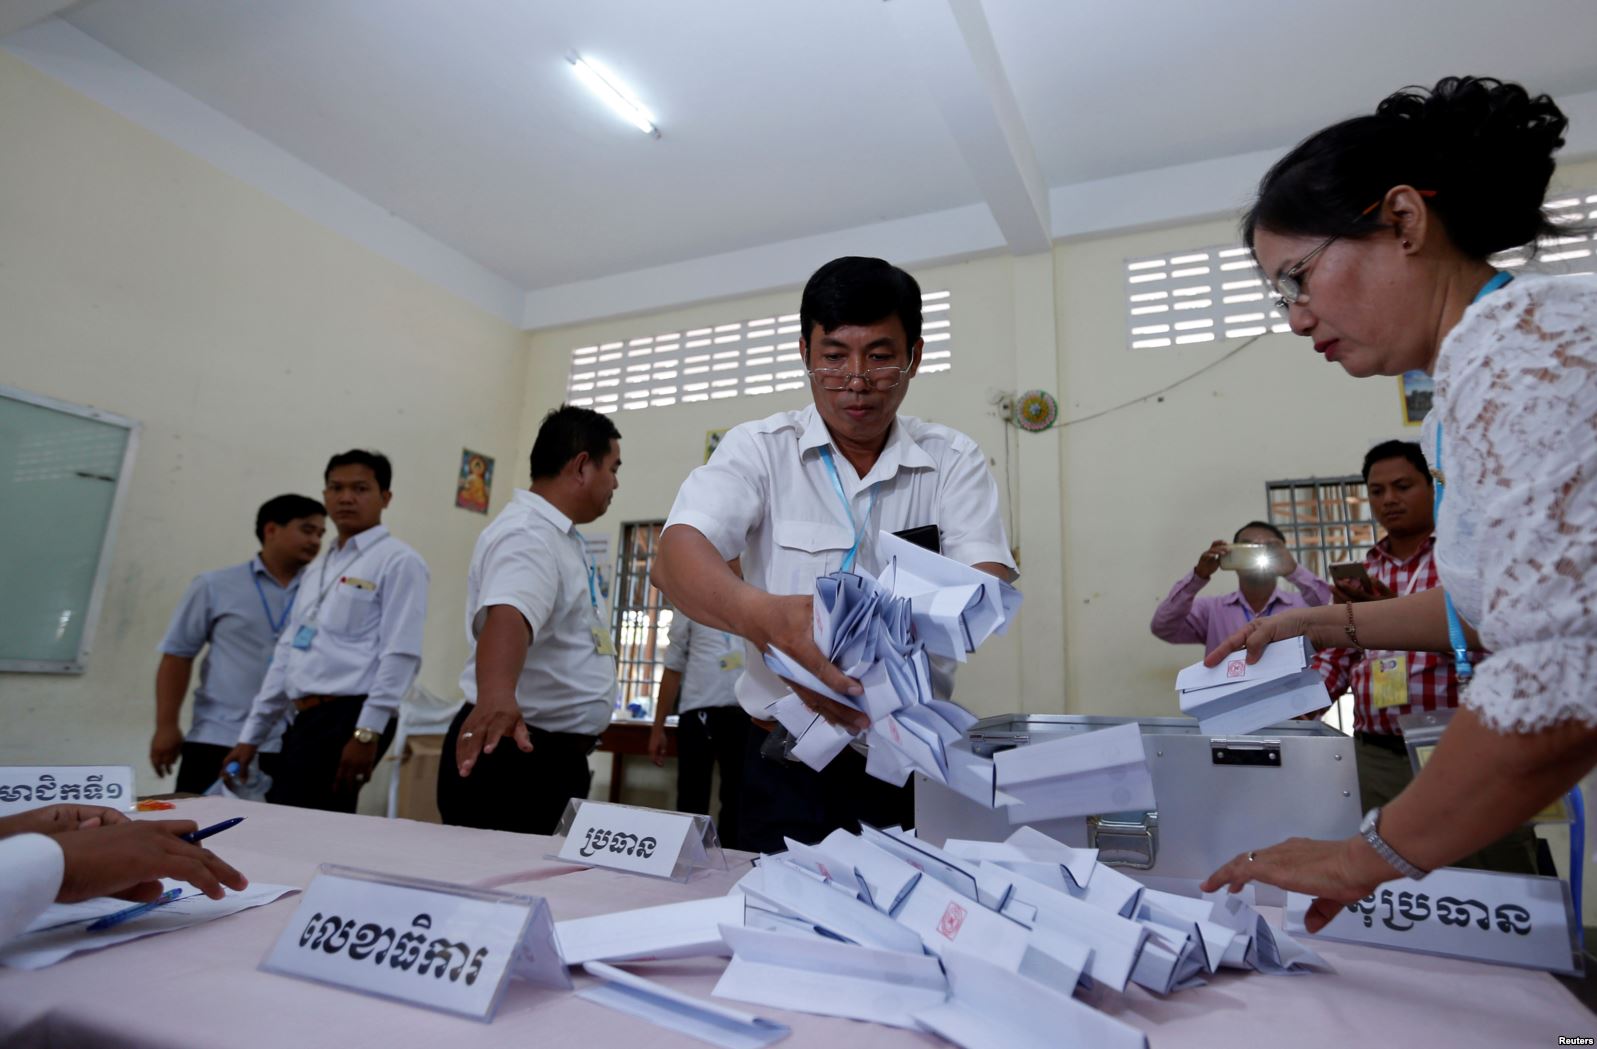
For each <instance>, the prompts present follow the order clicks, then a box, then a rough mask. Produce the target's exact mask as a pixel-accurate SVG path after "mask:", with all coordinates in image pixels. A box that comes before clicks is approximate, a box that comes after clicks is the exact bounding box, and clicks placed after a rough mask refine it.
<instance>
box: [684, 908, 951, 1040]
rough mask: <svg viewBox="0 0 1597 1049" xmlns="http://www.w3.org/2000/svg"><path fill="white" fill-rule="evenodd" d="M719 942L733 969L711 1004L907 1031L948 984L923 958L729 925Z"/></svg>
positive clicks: (935, 963) (931, 962)
mask: <svg viewBox="0 0 1597 1049" xmlns="http://www.w3.org/2000/svg"><path fill="white" fill-rule="evenodd" d="M721 935H722V936H723V937H724V938H725V940H726V943H727V946H729V947H730V948H731V949H732V962H731V964H729V965H728V966H727V967H726V972H724V973H722V974H721V980H720V982H719V983H717V984H716V985H715V991H714V992H713V993H714V994H715V996H716V997H717V998H732V999H736V1000H737V1001H740V1002H751V1003H753V1004H755V1005H765V1006H770V1007H772V1008H776V1009H792V1010H793V1011H794V1012H801V1013H815V1014H818V1015H820V1016H841V1017H844V1018H845V1019H849V1020H866V1021H869V1022H871V1023H879V1024H887V1025H888V1026H890V1027H908V1028H911V1029H914V1028H915V1026H916V1024H915V1020H914V1016H913V1014H914V1013H916V1012H918V1011H920V1010H922V1009H930V1008H932V1007H933V1006H937V1005H941V1004H942V1003H943V1002H944V1001H945V1000H946V999H947V998H948V979H947V977H945V976H944V975H943V969H942V966H941V965H939V964H938V961H937V959H936V958H934V957H932V956H931V955H929V954H904V953H901V952H898V951H883V950H877V949H875V948H871V947H860V946H857V945H855V944H852V943H841V942H839V941H837V940H829V939H822V938H819V937H814V936H810V937H805V936H790V935H787V934H784V933H780V932H765V931H762V930H759V929H747V928H737V927H734V926H730V925H729V926H727V927H726V928H724V929H722V930H721Z"/></svg>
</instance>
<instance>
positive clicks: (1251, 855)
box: [1248, 852, 1254, 863]
mask: <svg viewBox="0 0 1597 1049" xmlns="http://www.w3.org/2000/svg"><path fill="white" fill-rule="evenodd" d="M1253 857H1254V853H1251V852H1250V853H1248V862H1249V863H1252V862H1253Z"/></svg>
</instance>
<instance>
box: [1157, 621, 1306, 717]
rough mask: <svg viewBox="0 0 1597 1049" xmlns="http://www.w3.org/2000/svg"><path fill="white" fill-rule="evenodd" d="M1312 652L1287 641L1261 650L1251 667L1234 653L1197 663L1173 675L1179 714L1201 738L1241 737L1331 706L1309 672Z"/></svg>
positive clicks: (1298, 640)
mask: <svg viewBox="0 0 1597 1049" xmlns="http://www.w3.org/2000/svg"><path fill="white" fill-rule="evenodd" d="M1313 659H1314V646H1312V645H1311V644H1309V641H1308V639H1307V638H1302V637H1293V638H1287V639H1286V640H1284V641H1276V642H1274V643H1272V644H1269V645H1266V646H1265V648H1264V652H1263V653H1262V654H1261V655H1260V656H1259V661H1258V662H1257V663H1253V664H1249V663H1248V661H1247V653H1246V652H1234V653H1232V654H1231V655H1229V656H1227V657H1226V658H1225V659H1223V660H1221V661H1220V665H1219V666H1215V667H1206V666H1204V665H1203V661H1202V660H1199V661H1198V662H1196V663H1194V664H1192V665H1191V666H1190V667H1187V668H1186V669H1185V670H1183V671H1181V673H1179V674H1177V675H1176V694H1177V695H1178V696H1179V697H1180V701H1181V712H1182V713H1183V714H1186V715H1188V716H1189V717H1194V718H1197V719H1198V728H1199V730H1200V731H1201V732H1202V733H1203V734H1204V735H1206V736H1242V735H1247V734H1248V733H1250V732H1257V731H1258V730H1259V729H1261V728H1265V727H1267V726H1270V725H1275V724H1279V723H1280V722H1283V721H1289V720H1291V719H1292V718H1295V717H1297V716H1298V715H1299V714H1307V713H1309V712H1311V711H1315V710H1322V709H1324V708H1325V707H1328V706H1330V705H1331V697H1330V694H1329V693H1328V692H1326V690H1325V680H1324V679H1323V678H1321V677H1320V674H1319V672H1318V671H1316V670H1315V669H1314V668H1313V667H1312V666H1311V662H1312V661H1313Z"/></svg>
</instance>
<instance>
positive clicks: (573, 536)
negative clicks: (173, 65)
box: [460, 490, 616, 736]
mask: <svg viewBox="0 0 1597 1049" xmlns="http://www.w3.org/2000/svg"><path fill="white" fill-rule="evenodd" d="M595 586H596V584H595V583H594V581H593V579H592V577H591V575H590V574H589V565H588V559H587V555H586V554H585V553H584V549H583V545H582V536H580V535H578V534H577V526H576V525H575V524H573V523H572V521H571V518H569V517H567V516H566V515H565V514H563V513H561V512H560V511H559V510H557V509H555V508H554V506H553V505H551V504H550V502H549V501H548V500H547V499H545V498H544V497H543V496H541V495H537V494H535V493H533V492H529V491H526V490H518V491H516V492H515V493H514V494H512V496H511V499H510V505H509V506H506V507H505V508H504V509H503V510H501V511H500V512H499V516H498V517H496V518H494V521H493V523H492V524H490V525H489V526H488V527H487V528H485V529H483V533H482V535H480V536H478V537H477V545H476V547H475V548H474V549H473V550H472V552H471V570H470V572H469V574H468V575H467V577H466V638H467V640H468V641H470V643H471V655H470V656H469V657H468V658H467V659H466V669H465V672H464V673H462V674H461V675H460V690H461V691H462V692H464V693H465V694H466V702H468V703H475V702H476V701H477V635H478V634H479V633H480V632H481V631H482V627H483V624H484V623H485V622H486V621H487V618H488V609H490V608H492V607H493V606H494V605H509V606H510V607H511V608H514V609H515V610H516V611H518V612H520V613H521V615H522V616H523V618H525V619H526V620H527V625H528V626H529V627H531V628H532V644H531V645H529V646H528V647H527V658H526V661H525V662H524V663H523V664H522V666H521V675H520V677H519V678H517V680H516V704H517V706H519V707H520V708H521V716H522V717H523V718H525V719H526V721H527V723H528V724H529V725H532V726H533V727H534V728H540V729H543V730H544V731H545V732H574V733H577V734H579V735H584V736H597V735H598V734H599V733H601V732H603V731H604V729H605V726H607V725H608V724H610V713H611V711H612V710H614V709H615V698H616V666H615V658H614V657H613V656H610V655H606V654H603V653H600V652H599V651H598V647H597V644H596V638H595V635H594V630H595V628H597V629H599V630H602V631H604V632H605V634H604V636H606V637H608V636H609V628H608V627H606V626H605V624H604V623H603V621H602V620H601V619H600V617H599V610H598V598H597V597H596V596H595V595H596V593H597V591H596V590H595V589H594V587H595Z"/></svg>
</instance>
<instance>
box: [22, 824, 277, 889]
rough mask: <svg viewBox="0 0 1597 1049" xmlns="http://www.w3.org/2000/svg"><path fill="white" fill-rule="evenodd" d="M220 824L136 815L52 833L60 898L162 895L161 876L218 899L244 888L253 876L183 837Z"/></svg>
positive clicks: (215, 830)
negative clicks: (199, 825)
mask: <svg viewBox="0 0 1597 1049" xmlns="http://www.w3.org/2000/svg"><path fill="white" fill-rule="evenodd" d="M232 825H234V823H233V822H227V823H224V824H222V825H221V826H222V827H226V826H232ZM219 829H220V828H219V827H207V828H206V829H205V830H204V831H201V830H200V829H199V828H197V827H196V826H195V825H194V821H192V820H133V821H129V822H127V823H119V824H115V825H113V826H103V827H92V828H89V829H86V830H75V831H68V832H66V833H63V834H53V835H51V837H52V838H53V839H54V841H55V843H56V844H57V845H59V846H60V847H61V853H62V861H63V863H62V867H63V871H62V879H61V888H60V891H59V892H58V893H57V895H56V900H57V901H58V902H60V903H76V902H78V901H79V900H87V899H92V898H94V897H96V896H122V897H123V898H125V899H131V900H136V901H148V900H153V899H155V898H156V897H158V896H160V895H161V880H162V879H163V878H170V879H173V880H176V881H184V882H188V883H189V884H190V885H193V886H194V887H195V888H197V889H199V890H200V891H201V892H203V893H204V894H205V895H207V896H209V897H211V898H212V899H214V900H219V899H221V898H222V897H223V896H224V895H226V893H227V889H235V890H241V889H243V888H245V887H246V886H248V885H249V881H248V880H247V879H246V878H245V877H244V875H242V874H240V873H239V872H238V871H237V870H235V869H233V868H232V867H231V866H229V865H228V864H227V863H225V862H223V860H222V859H221V858H220V857H218V856H217V855H216V854H215V853H213V852H211V851H210V850H209V849H206V848H204V847H203V846H200V845H195V844H193V843H192V842H189V841H185V840H183V836H184V835H202V834H214V833H217V832H218V830H219Z"/></svg>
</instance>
